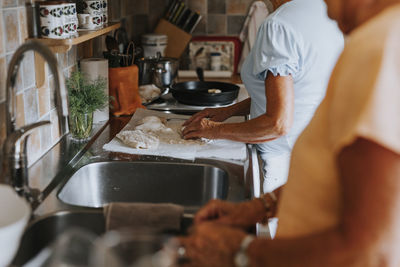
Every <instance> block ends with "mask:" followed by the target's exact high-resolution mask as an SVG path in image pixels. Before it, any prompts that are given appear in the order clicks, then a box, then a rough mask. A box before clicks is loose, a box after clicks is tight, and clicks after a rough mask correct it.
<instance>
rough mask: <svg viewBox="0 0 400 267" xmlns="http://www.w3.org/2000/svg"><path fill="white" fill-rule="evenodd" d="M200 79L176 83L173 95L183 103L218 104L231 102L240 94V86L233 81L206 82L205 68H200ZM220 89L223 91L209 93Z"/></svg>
mask: <svg viewBox="0 0 400 267" xmlns="http://www.w3.org/2000/svg"><path fill="white" fill-rule="evenodd" d="M196 71H197V75H198V76H199V79H200V81H198V82H195V81H190V82H182V83H176V84H174V85H173V86H172V87H171V92H172V96H173V97H174V98H175V99H176V100H178V101H179V102H181V103H183V104H188V105H195V106H217V105H228V104H231V103H232V102H233V101H234V100H235V99H236V98H237V97H238V94H239V89H240V87H239V86H237V85H235V84H232V83H223V82H205V81H204V76H203V70H202V69H200V68H198V69H197V70H196ZM209 89H219V90H221V93H209V91H208V90H209Z"/></svg>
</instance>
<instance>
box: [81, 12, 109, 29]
mask: <svg viewBox="0 0 400 267" xmlns="http://www.w3.org/2000/svg"><path fill="white" fill-rule="evenodd" d="M78 19H79V28H81V29H88V30H93V29H97V28H100V27H101V26H102V25H103V18H102V16H101V15H91V14H78Z"/></svg>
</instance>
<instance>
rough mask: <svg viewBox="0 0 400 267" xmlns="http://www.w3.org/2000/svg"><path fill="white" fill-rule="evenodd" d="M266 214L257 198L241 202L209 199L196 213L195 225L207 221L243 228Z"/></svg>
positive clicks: (246, 227)
mask: <svg viewBox="0 0 400 267" xmlns="http://www.w3.org/2000/svg"><path fill="white" fill-rule="evenodd" d="M265 216H266V213H265V207H264V205H263V203H262V202H261V201H260V200H258V199H253V200H251V201H247V202H242V203H230V202H226V201H221V200H211V201H210V202H209V203H208V204H207V205H205V206H204V207H203V208H202V209H200V211H199V212H198V213H197V214H196V216H195V218H194V223H195V225H199V224H202V223H204V222H207V221H213V222H215V223H218V224H224V225H229V226H233V227H239V228H242V229H244V230H247V229H249V228H250V227H252V226H254V225H255V224H256V223H257V222H260V221H262V220H263V219H264V218H265Z"/></svg>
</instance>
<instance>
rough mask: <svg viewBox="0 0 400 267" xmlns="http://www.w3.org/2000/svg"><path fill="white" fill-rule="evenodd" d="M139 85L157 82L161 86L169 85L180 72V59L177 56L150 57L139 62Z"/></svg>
mask: <svg viewBox="0 0 400 267" xmlns="http://www.w3.org/2000/svg"><path fill="white" fill-rule="evenodd" d="M137 64H138V66H139V85H144V84H155V85H156V86H158V87H159V88H167V87H169V86H170V85H171V84H172V83H173V82H174V80H175V78H176V76H177V74H178V68H179V61H178V59H176V58H166V57H165V58H159V57H148V58H141V59H139V60H138V62H137Z"/></svg>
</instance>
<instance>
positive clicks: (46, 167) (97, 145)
mask: <svg viewBox="0 0 400 267" xmlns="http://www.w3.org/2000/svg"><path fill="white" fill-rule="evenodd" d="M130 119H131V117H130V116H127V117H119V118H116V117H112V118H111V119H110V120H109V122H108V123H107V124H106V125H105V126H104V127H103V128H101V129H99V132H98V133H97V134H96V136H95V137H94V138H92V140H91V141H89V142H86V143H75V142H73V141H72V140H71V139H70V138H69V137H64V138H63V140H62V141H61V142H60V143H59V144H58V145H57V146H56V147H55V148H54V149H53V151H52V152H50V153H49V155H47V156H48V157H49V160H47V159H46V156H45V158H43V159H42V160H41V161H39V162H38V163H36V164H35V165H34V166H33V167H32V168H31V169H30V173H31V179H30V184H31V185H32V186H33V187H38V188H40V189H43V188H45V189H44V195H43V198H44V201H43V202H42V203H41V204H40V205H39V206H38V207H35V210H34V217H40V216H43V215H46V214H49V213H54V212H57V211H60V210H71V209H72V210H81V209H82V208H81V207H73V206H69V205H66V204H64V203H62V202H61V201H60V200H59V199H58V197H57V194H58V192H59V190H60V189H61V188H62V186H63V185H64V184H65V182H66V180H65V179H67V178H68V177H70V176H71V175H72V174H73V173H74V172H75V171H76V170H78V169H79V168H80V167H82V166H84V165H87V164H89V163H93V162H105V161H145V162H173V163H182V164H184V163H190V162H191V161H188V160H183V159H175V158H169V157H159V156H146V155H131V154H124V153H116V152H108V151H104V150H103V148H102V147H103V145H104V144H105V143H107V142H109V141H110V140H111V139H112V138H113V137H114V136H115V135H116V134H117V133H118V132H120V131H121V129H122V128H123V127H125V125H126V124H127V123H128V122H129V121H130ZM67 147H68V148H69V149H66V148H67ZM72 147H74V149H72ZM73 151H75V153H77V155H76V156H75V157H67V158H69V160H66V159H65V158H63V157H66V156H68V154H72V153H73ZM50 158H51V160H50ZM51 161H52V163H51V164H50V162H51ZM57 161H58V163H57ZM68 161H69V162H68ZM193 163H199V164H209V165H212V166H216V167H219V168H222V169H224V170H226V171H227V173H228V175H229V181H230V185H229V194H228V198H227V200H230V201H241V200H243V199H245V198H246V197H247V196H248V195H249V192H250V189H249V190H247V189H245V188H246V186H245V183H244V181H245V180H246V179H245V177H246V175H248V174H247V172H248V169H247V168H248V165H249V164H248V162H247V161H246V162H238V161H230V160H218V159H207V158H200V159H195V160H194V162H193ZM52 169H53V170H52ZM54 174H56V175H55V178H54V179H49V176H48V175H54Z"/></svg>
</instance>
